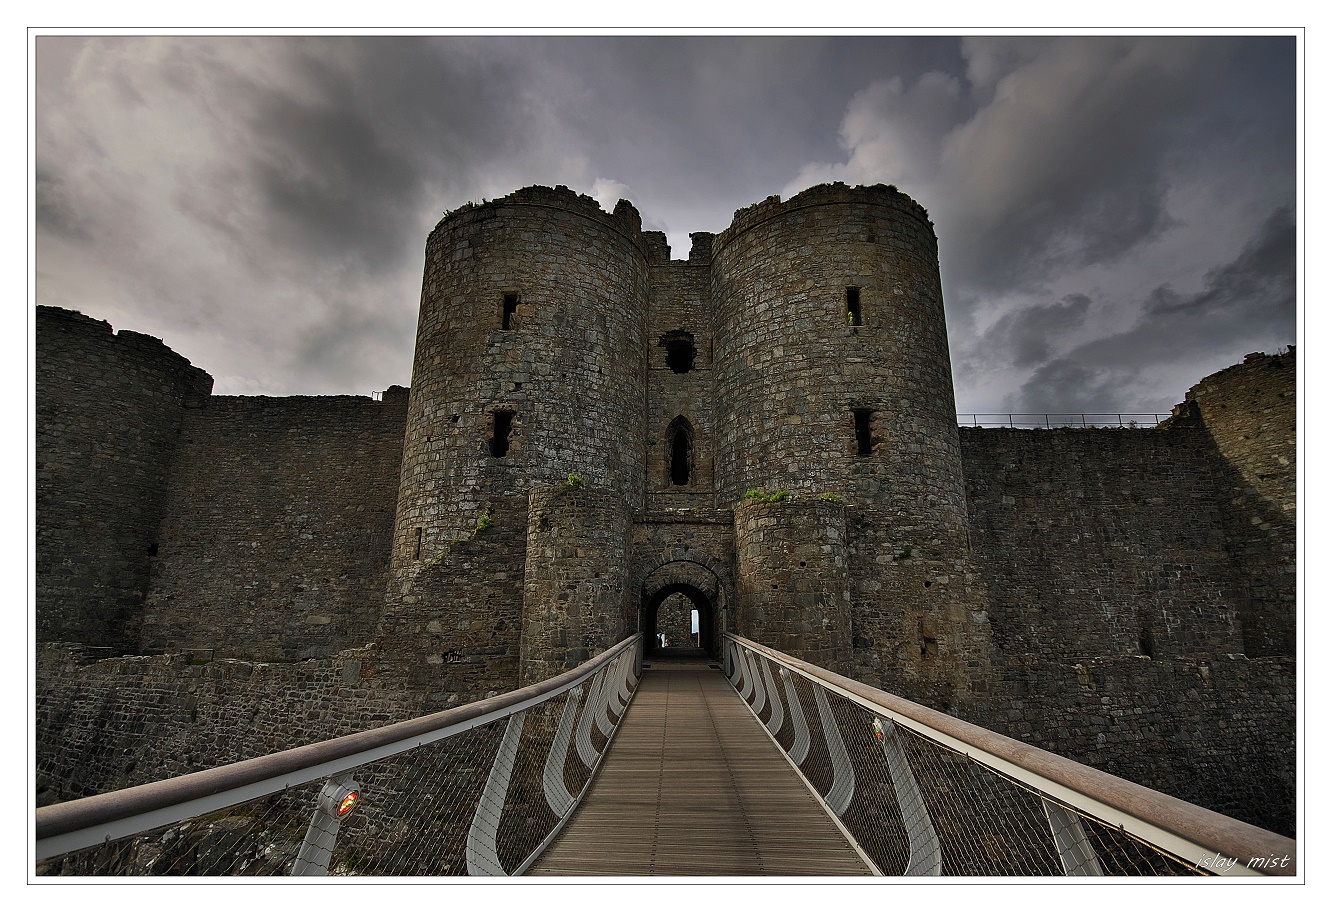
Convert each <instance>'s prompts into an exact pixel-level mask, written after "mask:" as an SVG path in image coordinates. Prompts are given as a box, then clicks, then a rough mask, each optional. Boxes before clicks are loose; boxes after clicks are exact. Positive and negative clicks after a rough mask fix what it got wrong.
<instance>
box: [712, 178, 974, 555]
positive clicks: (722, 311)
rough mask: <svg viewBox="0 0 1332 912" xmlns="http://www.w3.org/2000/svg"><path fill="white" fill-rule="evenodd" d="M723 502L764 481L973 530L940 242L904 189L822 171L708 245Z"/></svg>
mask: <svg viewBox="0 0 1332 912" xmlns="http://www.w3.org/2000/svg"><path fill="white" fill-rule="evenodd" d="M712 300H713V320H714V331H715V334H716V335H715V343H714V344H715V367H714V370H715V374H716V379H715V383H716V392H715V401H716V403H717V412H718V414H717V419H716V423H717V450H716V478H717V496H718V500H719V503H721V504H723V505H731V504H734V503H735V502H736V501H738V500H740V499H741V498H742V497H743V496H744V493H745V491H747V490H749V489H751V488H755V487H763V488H767V489H768V490H770V491H771V490H776V489H784V490H788V491H791V492H792V493H796V494H801V493H803V494H815V493H824V492H831V493H836V494H839V495H842V496H844V497H846V498H848V499H849V500H851V501H852V502H853V503H854V502H860V501H874V502H876V503H877V504H878V505H880V506H881V507H882V508H886V509H888V510H890V511H891V512H892V513H893V514H895V515H896V516H897V517H898V518H899V520H900V521H901V522H902V523H905V524H907V525H909V526H913V527H914V526H917V525H919V524H922V523H923V524H924V525H925V526H928V527H930V528H931V529H932V530H935V531H937V532H939V533H941V534H946V535H949V536H956V535H961V536H963V540H965V531H966V502H965V491H964V487H963V481H962V465H961V453H960V449H959V446H958V438H957V420H956V415H955V406H954V397H953V378H952V369H951V367H950V364H949V357H948V334H947V329H946V327H945V324H944V311H943V295H942V292H941V290H940V285H939V255H938V242H937V241H936V239H935V235H934V228H933V226H932V225H931V223H930V220H929V218H928V216H927V215H926V214H925V210H924V209H923V208H921V206H920V205H919V204H918V203H916V202H915V201H914V200H912V199H911V198H910V197H908V196H906V195H904V194H902V193H899V192H898V191H897V190H896V189H895V188H892V187H885V186H882V185H879V186H874V187H855V188H850V187H847V186H845V185H842V184H832V185H824V186H819V187H814V188H812V189H810V190H806V191H805V192H803V193H801V194H799V195H797V196H795V197H793V198H792V199H790V200H787V201H786V202H781V201H779V200H778V199H777V198H776V197H772V198H769V199H768V200H767V201H765V202H762V203H758V204H756V205H754V206H751V207H749V208H748V209H743V210H741V211H740V212H737V213H736V217H735V220H734V222H732V224H731V226H730V227H729V228H728V229H727V230H726V231H724V232H722V233H721V234H720V235H718V236H717V238H716V240H715V241H714V243H713V274H712Z"/></svg>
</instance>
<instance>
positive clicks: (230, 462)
mask: <svg viewBox="0 0 1332 912" xmlns="http://www.w3.org/2000/svg"><path fill="white" fill-rule="evenodd" d="M406 394H407V391H406V390H405V389H402V388H400V387H398V388H394V389H391V390H389V391H388V393H386V394H385V396H384V398H383V400H382V401H378V402H376V401H373V400H371V399H369V398H364V397H357V396H324V397H317V398H316V397H309V396H291V397H287V398H282V399H272V398H268V397H264V396H244V397H232V396H215V397H212V398H211V399H209V400H208V402H207V405H206V407H205V408H200V409H193V410H191V411H189V412H188V413H187V415H186V417H185V420H184V422H183V424H182V427H181V437H180V446H179V453H178V456H177V459H176V462H175V466H174V468H173V471H172V473H171V476H170V478H169V480H168V481H167V484H166V490H165V503H164V508H163V516H162V520H161V528H160V534H159V538H160V540H161V544H160V546H159V550H158V553H157V555H156V557H154V558H153V560H152V564H153V572H152V581H151V587H150V590H149V595H148V598H147V600H146V605H145V608H144V630H143V636H142V648H143V649H144V650H146V651H148V652H158V651H166V650H172V649H179V648H181V647H182V646H183V647H187V648H193V649H196V650H203V649H211V650H213V652H214V655H215V656H217V657H218V658H222V657H231V658H246V659H251V660H256V661H292V660H295V659H306V658H313V657H316V656H328V655H332V654H334V653H336V652H339V651H341V650H343V649H347V648H351V647H354V646H363V645H365V644H366V643H369V642H371V641H372V640H373V639H374V632H375V627H376V625H377V624H378V622H379V619H380V616H381V615H382V613H383V604H384V592H385V585H384V579H385V573H386V571H387V569H388V558H389V542H390V540H391V538H392V535H393V510H394V505H395V504H396V502H397V495H398V473H399V466H400V463H401V460H402V433H403V422H404V414H405V410H406V405H407V395H406Z"/></svg>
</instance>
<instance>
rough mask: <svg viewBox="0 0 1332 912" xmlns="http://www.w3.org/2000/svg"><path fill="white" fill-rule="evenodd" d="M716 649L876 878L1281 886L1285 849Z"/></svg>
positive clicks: (1188, 808) (800, 668) (748, 651)
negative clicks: (1196, 879) (1188, 879)
mask: <svg viewBox="0 0 1332 912" xmlns="http://www.w3.org/2000/svg"><path fill="white" fill-rule="evenodd" d="M726 640H727V642H726V656H725V658H726V673H727V675H728V676H729V677H730V679H731V682H732V684H733V685H735V688H736V690H737V691H738V692H739V693H740V696H741V697H742V698H743V699H744V700H745V702H746V703H748V704H749V707H750V709H751V711H753V713H754V715H755V716H756V717H757V718H758V720H759V722H760V723H761V724H762V725H764V727H765V728H766V729H767V731H768V733H769V735H770V736H771V737H772V738H773V740H774V741H775V742H776V743H777V745H778V746H779V747H780V748H781V749H782V750H783V751H784V752H785V753H786V755H787V758H788V759H789V760H790V761H791V763H792V765H793V766H795V767H796V769H797V770H798V771H799V772H800V774H801V775H802V776H804V777H805V779H806V781H807V782H808V784H809V786H810V789H811V790H812V791H813V792H815V793H816V794H817V795H819V796H820V798H821V800H822V801H823V802H824V804H825V805H826V807H827V809H828V811H829V812H830V813H831V814H832V815H833V816H834V817H835V818H836V819H837V820H839V821H840V823H841V825H842V827H843V829H844V831H845V832H846V833H847V835H848V836H849V837H850V838H851V839H853V840H855V842H856V843H858V844H859V846H860V848H861V850H862V851H863V852H864V853H865V855H866V857H868V858H869V859H870V861H871V862H872V863H873V864H874V865H875V866H876V867H877V868H878V871H879V873H882V874H887V875H906V876H930V875H943V876H1006V875H1017V876H1062V875H1068V876H1083V877H1086V876H1097V875H1110V874H1114V875H1131V876H1133V875H1136V876H1152V875H1200V874H1222V875H1278V876H1280V875H1287V876H1291V875H1294V874H1295V873H1296V868H1295V865H1296V852H1295V849H1296V843H1295V841H1294V840H1291V839H1287V838H1286V837H1284V836H1279V835H1277V834H1275V833H1271V832H1268V831H1267V830H1263V829H1260V828H1258V827H1254V826H1250V825H1249V824H1246V823H1242V822H1240V821H1238V820H1234V819H1232V818H1229V817H1225V816H1223V815H1221V814H1217V813H1215V812H1212V811H1208V810H1206V809H1204V808H1200V807H1197V806H1196V805H1192V804H1189V803H1187V802H1185V801H1181V800H1179V799H1177V798H1172V797H1170V796H1168V795H1164V794H1161V793H1160V792H1156V791H1153V790H1151V789H1148V788H1146V787H1144V786H1140V785H1137V784H1135V783H1132V782H1128V781H1127V780H1124V779H1120V778H1118V777H1115V776H1111V775H1110V774H1108V773H1104V772H1101V771H1100V770H1096V769H1092V768H1091V767H1087V766H1084V765H1082V764H1080V763H1075V762H1073V761H1071V760H1068V759H1065V758H1063V757H1059V756H1056V755H1055V754H1051V753H1049V752H1047V751H1043V750H1040V749H1039V748H1036V747H1032V746H1030V745H1027V744H1023V743H1022V742H1020V741H1015V740H1013V739H1012V738H1007V737H1004V736H1003V735H999V734H997V733H995V732H991V731H988V730H987V729H984V728H981V727H979V726H976V725H972V724H970V723H967V722H963V721H961V720H960V719H956V718H954V717H952V716H949V715H946V714H944V713H941V712H936V711H934V710H931V709H928V708H926V707H924V706H920V705H919V704H916V703H912V702H910V701H908V700H904V699H902V698H900V697H895V696H893V695H891V694H888V693H885V692H884V691H882V690H878V689H877V688H873V687H869V686H867V685H865V684H861V683H859V682H857V681H853V680H851V679H849V678H845V677H842V676H841V675H837V674H834V673H832V672H830V671H827V670H826V669H823V668H819V667H818V666H815V665H810V664H809V663H807V662H803V661H801V660H799V659H796V658H793V657H792V656H789V655H786V654H784V653H781V652H777V651H776V650H773V649H768V648H767V647H765V646H762V645H760V644H758V643H754V642H752V641H750V640H746V639H743V638H741V637H737V636H734V635H732V634H727V635H726Z"/></svg>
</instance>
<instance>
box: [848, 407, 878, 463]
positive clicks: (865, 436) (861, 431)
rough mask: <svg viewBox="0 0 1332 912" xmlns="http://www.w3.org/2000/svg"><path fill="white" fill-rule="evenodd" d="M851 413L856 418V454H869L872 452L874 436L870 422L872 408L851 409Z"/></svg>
mask: <svg viewBox="0 0 1332 912" xmlns="http://www.w3.org/2000/svg"><path fill="white" fill-rule="evenodd" d="M851 414H852V415H854V416H855V420H856V455H857V456H869V455H870V454H872V453H873V452H874V437H873V432H872V431H871V427H870V425H871V422H872V421H873V419H874V411H873V410H872V409H853V410H852V411H851Z"/></svg>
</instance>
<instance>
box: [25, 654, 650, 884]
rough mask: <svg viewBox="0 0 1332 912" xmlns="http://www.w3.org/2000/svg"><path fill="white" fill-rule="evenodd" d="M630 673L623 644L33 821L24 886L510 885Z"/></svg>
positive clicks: (636, 663) (590, 770)
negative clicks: (345, 731)
mask: <svg viewBox="0 0 1332 912" xmlns="http://www.w3.org/2000/svg"><path fill="white" fill-rule="evenodd" d="M641 664H642V634H636V635H634V636H632V637H629V638H628V639H625V640H624V641H622V642H621V643H619V644H618V645H616V646H614V647H612V648H611V649H609V650H607V651H606V652H604V653H602V654H601V655H599V656H597V657H596V658H594V659H591V660H589V661H588V662H585V663H584V664H582V665H580V666H579V667H578V668H576V669H573V670H572V671H568V672H565V673H564V674H561V675H558V676H556V677H554V678H551V679H549V680H547V681H543V682H541V683H539V684H534V685H531V686H529V687H524V688H521V689H519V690H515V691H512V692H510V693H506V694H502V695H500V696H496V697H492V698H489V699H486V700H480V701H478V702H475V703H471V704H468V705H466V706H462V707H458V708H456V709H450V710H445V711H443V712H438V713H434V714H432V715H428V716H422V717H420V718H417V719H411V720H408V721H405V722H400V723H396V724H393V725H387V726H383V727H382V728H376V729H371V730H369V731H364V732H359V733H356V734H352V735H346V736H343V737H341V738H334V739H332V740H329V741H323V742H320V743H318V744H311V745H306V746H304V747H298V748H293V749H291V750H287V751H282V752H280V753H276V754H271V755H269V756H266V757H257V758H255V759H252V760H244V761H241V762H239V763H233V764H230V765H227V766H222V767H217V768H215V769H210V770H203V771H201V772H197V773H190V774H189V775H185V776H179V777H176V778H174V779H167V780H163V781H160V782H153V783H149V784H147V785H140V786H135V787H133V788H127V789H122V790H120V791H117V792H110V793H107V794H104V795H94V796H92V797H89V798H81V799H78V800H76V801H69V802H66V803H64V804H57V805H52V806H49V807H44V808H39V809H38V810H37V814H36V858H37V874H38V875H95V876H113V875H137V876H153V875H196V876H229V875H239V876H264V875H288V874H289V875H296V876H317V875H324V874H338V875H374V876H393V875H407V876H430V875H450V874H455V875H463V874H471V875H505V874H509V875H514V874H521V873H522V872H523V871H524V870H526V868H527V867H528V865H530V864H531V863H532V861H533V860H535V858H536V857H537V856H538V855H540V853H541V852H542V851H543V850H544V849H545V847H546V846H547V845H549V844H550V842H551V840H552V839H554V837H555V835H556V834H557V833H558V832H559V831H560V829H561V828H562V827H563V825H564V823H565V822H566V821H567V820H568V819H569V816H570V815H571V814H572V813H573V811H574V809H575V807H576V806H577V805H578V802H579V801H580V800H581V798H582V796H583V794H584V793H585V792H586V790H587V788H588V786H589V785H590V783H591V782H592V778H593V775H594V774H595V772H596V769H597V767H598V766H599V765H600V763H601V760H602V757H604V756H605V753H606V749H607V747H608V746H609V744H610V741H611V739H612V738H614V736H615V732H616V730H617V727H618V725H619V722H620V720H621V719H623V717H624V713H625V710H626V709H627V708H628V704H629V702H630V701H631V700H632V699H633V694H634V692H635V690H636V688H637V685H638V676H639V673H640V670H641Z"/></svg>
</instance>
